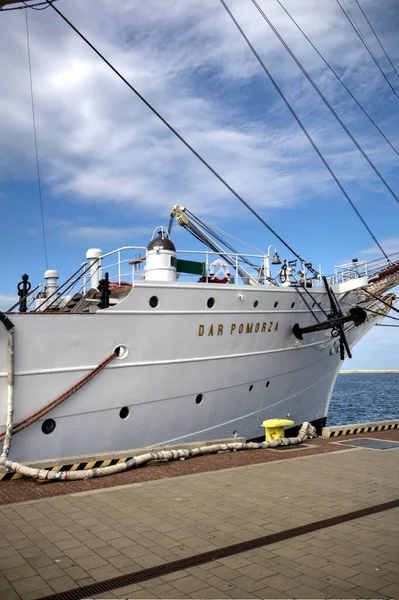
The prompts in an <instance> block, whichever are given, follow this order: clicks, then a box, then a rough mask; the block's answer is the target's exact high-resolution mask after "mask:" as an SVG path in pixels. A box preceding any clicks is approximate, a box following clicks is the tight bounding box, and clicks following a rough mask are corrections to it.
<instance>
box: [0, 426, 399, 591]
mask: <svg viewBox="0 0 399 600" xmlns="http://www.w3.org/2000/svg"><path fill="white" fill-rule="evenodd" d="M369 438H374V439H378V440H391V441H395V440H396V441H399V432H398V430H395V431H388V432H379V433H367V434H362V435H359V436H351V438H349V437H347V438H345V439H340V440H337V439H336V438H332V439H329V440H321V439H320V438H319V439H316V440H314V441H312V442H310V443H309V445H307V446H306V447H304V448H303V449H301V450H300V449H295V450H274V451H265V450H262V451H254V452H244V453H242V458H241V456H240V457H238V455H239V454H240V453H235V458H236V459H237V458H239V460H250V458H248V457H249V456H252V458H253V459H255V457H265V459H264V461H263V462H258V464H245V465H243V466H238V467H237V466H235V467H232V468H226V467H230V463H229V462H228V461H229V460H230V459H231V456H232V455H218V456H214V457H206V458H207V461H208V462H206V461H202V459H193V460H192V461H185V462H184V463H180V467H181V469H182V470H183V469H184V468H187V465H188V464H189V463H190V462H191V464H192V465H196V466H195V467H194V470H195V469H198V472H194V473H191V474H185V475H181V476H178V475H177V474H176V472H174V471H173V476H172V477H170V476H168V475H166V474H164V475H163V476H162V475H158V478H153V479H152V480H150V481H145V480H141V481H136V482H135V483H127V484H126V485H120V484H119V485H118V486H117V487H115V482H116V481H117V482H118V483H120V481H121V480H120V478H119V479H118V480H115V479H114V487H107V488H104V487H103V485H101V483H100V481H101V480H97V481H96V484H97V489H96V488H94V487H93V485H94V482H93V481H90V482H79V485H80V486H82V487H81V488H79V489H78V490H77V491H76V485H77V484H73V483H72V482H70V483H69V482H65V483H57V484H44V485H43V484H42V485H40V484H38V483H34V482H24V481H21V480H19V481H15V482H14V481H9V482H3V483H2V484H1V490H2V492H3V495H2V496H0V500H1V501H2V502H3V504H2V506H0V531H1V535H0V573H1V574H0V598H1V600H19V599H22V600H35V599H39V598H44V597H47V596H53V597H54V596H55V595H56V597H57V599H58V600H77V599H78V598H214V599H216V598H341V599H344V598H374V599H375V598H398V597H399V500H398V499H399V477H398V466H399V446H397V447H396V448H395V447H394V446H392V447H391V448H389V449H385V450H381V449H373V448H370V447H363V448H362V447H357V446H354V445H347V444H346V443H345V444H342V442H346V441H347V440H349V439H351V440H352V441H353V440H355V439H363V440H367V439H369ZM317 450H319V451H317ZM262 453H263V454H262ZM244 455H245V458H244ZM266 457H270V459H267V458H266ZM212 460H213V461H219V463H218V470H215V469H213V468H212V467H210V468H208V469H205V470H203V471H201V469H200V466H198V465H201V464H202V466H203V465H204V464H205V463H206V464H207V465H208V467H209V461H212ZM223 460H224V461H225V466H224V468H223V464H222V462H223ZM178 468H179V464H178V463H175V464H174V465H158V466H157V467H156V469H157V470H158V472H160V471H161V470H162V469H178ZM145 472H147V474H148V473H150V472H151V469H150V468H148V470H147V471H145V470H144V469H143V471H142V473H145ZM138 473H139V471H137V473H136V476H137V475H138ZM165 473H166V471H165ZM125 475H126V476H128V475H129V474H125ZM176 475H177V476H176ZM139 476H140V475H139ZM159 477H161V478H159ZM150 479H151V478H150ZM125 481H126V480H125ZM107 483H109V481H108V482H107ZM85 484H87V487H86V490H85V491H84V485H85ZM21 485H22V488H21ZM23 485H29V486H36V489H37V490H38V493H39V497H38V499H36V500H32V501H27V502H26V501H20V500H21V498H20V497H18V496H17V493H16V492H15V490H18V489H23ZM68 485H69V486H70V487H69V489H67V488H66V487H64V488H62V486H68ZM72 485H75V487H74V488H72V487H71V486H72ZM18 486H19V487H18ZM54 486H55V487H54ZM60 486H61V487H60ZM82 488H83V491H82ZM91 488H92V489H91ZM32 489H33V488H32ZM7 490H8V492H7ZM13 490H14V492H13ZM56 490H58V493H60V494H62V495H56V494H57V492H56ZM60 490H61V491H60ZM7 493H8V494H10V493H11V496H10V495H9V496H8V497H7ZM13 494H14V496H13Z"/></svg>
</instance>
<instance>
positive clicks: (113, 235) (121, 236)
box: [53, 221, 153, 243]
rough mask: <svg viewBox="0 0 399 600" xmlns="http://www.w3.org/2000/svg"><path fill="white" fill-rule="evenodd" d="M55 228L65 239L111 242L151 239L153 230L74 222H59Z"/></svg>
mask: <svg viewBox="0 0 399 600" xmlns="http://www.w3.org/2000/svg"><path fill="white" fill-rule="evenodd" d="M53 228H55V229H56V230H57V231H59V233H61V235H63V237H65V238H67V239H68V238H69V239H71V240H75V241H76V240H84V241H90V240H93V241H97V243H98V242H99V240H100V241H102V243H105V242H111V241H119V242H121V240H128V239H135V238H137V237H138V236H142V235H145V236H147V237H148V238H149V237H150V235H151V233H152V231H153V229H151V228H150V227H98V226H95V225H76V224H75V223H72V221H58V222H56V223H53Z"/></svg>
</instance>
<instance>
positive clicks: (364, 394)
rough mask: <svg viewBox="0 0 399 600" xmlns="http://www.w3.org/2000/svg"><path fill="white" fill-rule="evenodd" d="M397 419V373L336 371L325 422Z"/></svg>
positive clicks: (398, 376) (398, 404) (398, 413)
mask: <svg viewBox="0 0 399 600" xmlns="http://www.w3.org/2000/svg"><path fill="white" fill-rule="evenodd" d="M385 419H399V374H398V373H375V374H374V373H348V374H343V375H338V378H337V381H336V383H335V387H334V391H333V396H332V399H331V404H330V410H329V412H328V418H327V425H346V424H347V423H366V422H369V421H383V420H385Z"/></svg>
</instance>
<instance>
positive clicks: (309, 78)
mask: <svg viewBox="0 0 399 600" xmlns="http://www.w3.org/2000/svg"><path fill="white" fill-rule="evenodd" d="M251 2H252V4H253V5H254V6H255V7H256V8H257V10H258V12H259V13H260V14H261V15H262V17H263V18H264V20H265V21H266V23H267V24H268V25H269V27H270V29H271V30H272V31H273V33H274V34H275V35H276V37H277V38H278V39H279V40H280V42H281V43H282V45H283V46H284V48H285V49H286V50H287V52H288V54H289V55H290V56H291V58H292V59H293V61H294V62H295V64H296V65H297V66H298V67H299V69H300V70H301V71H302V73H303V74H304V75H305V77H306V79H307V80H308V81H309V83H310V84H311V85H312V87H313V89H314V90H315V91H316V92H317V94H318V95H319V97H320V98H321V99H322V100H323V102H324V104H325V105H326V106H327V108H328V109H329V110H330V112H331V113H332V114H333V116H334V117H335V118H336V120H337V121H338V123H339V124H340V125H341V127H342V129H343V130H344V131H345V133H346V134H347V136H348V137H349V138H350V139H351V140H352V142H353V143H354V144H355V146H356V148H357V149H358V150H359V152H360V153H361V155H362V156H363V158H364V159H365V160H366V161H367V162H368V164H369V165H370V167H371V168H372V169H373V171H374V173H375V174H376V175H377V177H379V179H380V181H382V183H383V184H384V185H385V187H386V188H387V190H388V191H389V192H390V194H391V195H392V196H393V197H394V198H395V200H396V202H397V203H398V204H399V197H398V196H397V195H396V194H395V192H394V191H393V189H392V188H391V186H390V185H389V183H388V182H387V180H386V179H385V177H384V176H383V175H382V173H380V171H379V169H377V167H376V166H375V164H374V163H373V161H372V160H371V159H370V157H369V156H368V154H367V153H366V152H365V151H364V150H363V148H362V146H361V145H360V144H359V142H358V141H357V140H356V138H355V137H354V136H353V135H352V133H351V132H350V131H349V129H348V127H347V126H346V125H345V123H344V122H343V121H342V119H341V117H340V116H339V115H338V113H337V111H336V110H335V108H334V107H333V106H332V104H331V103H330V102H329V101H328V100H327V98H326V97H325V95H324V94H323V92H322V91H321V89H320V88H319V87H318V85H317V84H316V83H315V81H314V79H313V78H312V77H311V76H310V75H309V73H308V72H307V71H306V69H305V68H304V66H303V65H302V63H301V61H300V60H299V59H298V58H297V57H296V55H295V54H294V53H293V52H292V50H291V48H290V47H289V46H288V44H287V43H286V42H285V41H284V39H283V38H282V37H281V35H280V34H279V32H278V31H277V29H276V28H275V27H274V25H273V23H272V22H271V21H270V19H269V18H268V16H267V15H266V14H265V12H264V11H263V10H262V9H261V7H260V6H259V4H258V3H257V1H256V0H251Z"/></svg>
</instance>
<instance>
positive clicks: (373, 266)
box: [0, 0, 399, 462]
mask: <svg viewBox="0 0 399 600" xmlns="http://www.w3.org/2000/svg"><path fill="white" fill-rule="evenodd" d="M5 3H6V2H4V0H3V4H5ZM7 3H9V1H7ZM186 146H188V144H187V143H186ZM189 149H191V147H189ZM201 160H202V159H201ZM203 162H204V161H203ZM219 179H220V177H219ZM235 195H236V197H238V195H237V194H235ZM239 199H241V198H239ZM251 212H252V213H254V211H253V210H252V209H251ZM170 215H171V216H170V221H169V223H168V224H164V225H161V226H159V227H156V229H155V230H154V234H153V236H152V239H151V240H149V243H148V246H147V247H140V246H124V247H120V248H117V249H116V250H114V251H112V252H107V253H104V252H103V251H102V250H101V249H99V248H91V249H89V250H88V251H87V254H86V260H85V262H83V263H82V264H81V265H80V267H79V268H78V270H77V271H75V273H74V274H73V275H71V277H69V278H68V279H67V280H66V281H65V282H64V283H63V284H62V285H59V281H58V279H59V275H58V272H57V271H55V270H47V271H46V273H45V281H46V283H45V285H44V286H43V287H41V288H40V289H37V288H35V289H33V290H32V289H31V284H30V282H29V278H28V276H27V275H24V276H23V278H22V281H21V282H20V284H19V286H18V293H19V301H18V304H17V305H15V306H14V307H12V309H11V310H9V311H7V312H5V313H0V398H1V403H0V431H1V432H3V433H2V434H1V436H0V441H1V442H4V445H6V443H5V441H4V440H6V439H7V436H8V439H9V440H10V439H11V436H12V445H11V449H10V451H9V458H12V460H15V461H20V462H32V461H49V460H52V459H55V460H56V459H60V457H68V456H71V455H90V456H96V455H98V454H100V453H104V452H116V451H122V450H128V449H132V448H139V447H148V446H151V447H155V446H160V445H162V446H164V445H168V444H178V443H181V442H188V441H190V442H191V441H203V440H214V439H220V438H231V437H237V436H239V437H245V438H246V439H247V440H252V439H256V438H259V437H260V436H261V435H262V427H261V424H262V422H263V421H264V420H265V419H268V418H274V417H278V418H289V419H291V420H292V421H293V422H294V423H295V425H297V426H299V425H300V424H301V423H302V422H304V421H310V422H311V423H312V424H314V425H315V426H316V427H317V429H318V430H319V431H320V429H321V427H322V426H323V425H324V423H325V420H326V417H327V414H328V408H329V403H330V399H331V394H332V390H333V387H334V382H335V380H336V377H337V374H338V372H339V370H340V368H341V365H342V360H343V359H344V358H346V357H348V356H349V357H350V356H351V353H352V350H353V348H354V346H355V345H356V344H357V343H358V342H359V340H360V339H361V338H362V337H363V336H364V335H366V334H367V332H368V331H370V329H372V328H373V326H374V325H376V324H378V323H380V322H381V320H382V319H383V318H384V317H385V316H386V315H387V313H388V312H389V311H390V309H391V308H392V307H393V306H394V300H395V296H394V294H392V293H390V291H389V290H391V289H392V288H394V287H395V285H397V284H398V282H399V255H393V256H387V255H385V257H384V258H383V259H378V260H376V261H373V262H371V263H366V262H361V261H357V260H354V261H353V262H351V263H350V264H346V265H341V266H340V267H337V268H336V271H335V273H333V274H332V275H331V276H327V277H325V276H323V275H322V274H321V273H320V272H318V271H317V270H315V269H314V268H313V266H312V265H311V264H310V263H308V262H306V261H304V260H303V259H302V258H301V257H300V255H297V254H294V256H293V257H292V260H284V261H281V259H280V256H279V253H278V252H277V249H276V248H274V247H273V246H272V245H270V246H269V249H268V251H267V252H263V253H262V252H258V251H256V250H255V249H253V248H252V247H248V252H242V251H237V250H236V248H235V247H234V245H233V244H234V239H232V238H231V236H229V235H228V234H227V233H225V232H223V231H221V230H220V229H219V228H217V227H215V226H214V225H212V224H211V223H208V222H207V221H204V220H203V219H201V218H200V217H199V216H197V215H195V214H194V213H192V212H191V211H190V210H189V209H188V208H187V207H185V206H182V205H176V206H174V207H172V210H171V213H170ZM262 222H263V221H262ZM174 224H175V225H174ZM154 225H155V224H154ZM173 226H175V227H177V226H179V227H183V228H184V229H185V230H186V231H187V232H189V233H191V234H192V235H194V236H195V238H196V239H197V240H199V241H200V242H201V243H202V244H203V250H202V251H194V250H185V251H184V250H176V248H175V244H174V241H173V231H174V230H173ZM268 228H269V230H270V231H271V232H273V233H274V231H273V230H271V228H270V227H269V226H268ZM278 239H279V240H280V241H281V242H282V243H284V244H285V246H286V247H287V248H289V249H290V246H288V245H287V244H286V243H285V242H284V240H282V239H281V238H280V237H279V236H278ZM235 242H236V243H240V244H241V242H239V241H238V240H235ZM272 248H273V249H274V252H271V249H272ZM289 434H290V432H289V431H288V435H289ZM8 450H9V448H8V447H7V454H8Z"/></svg>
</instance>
